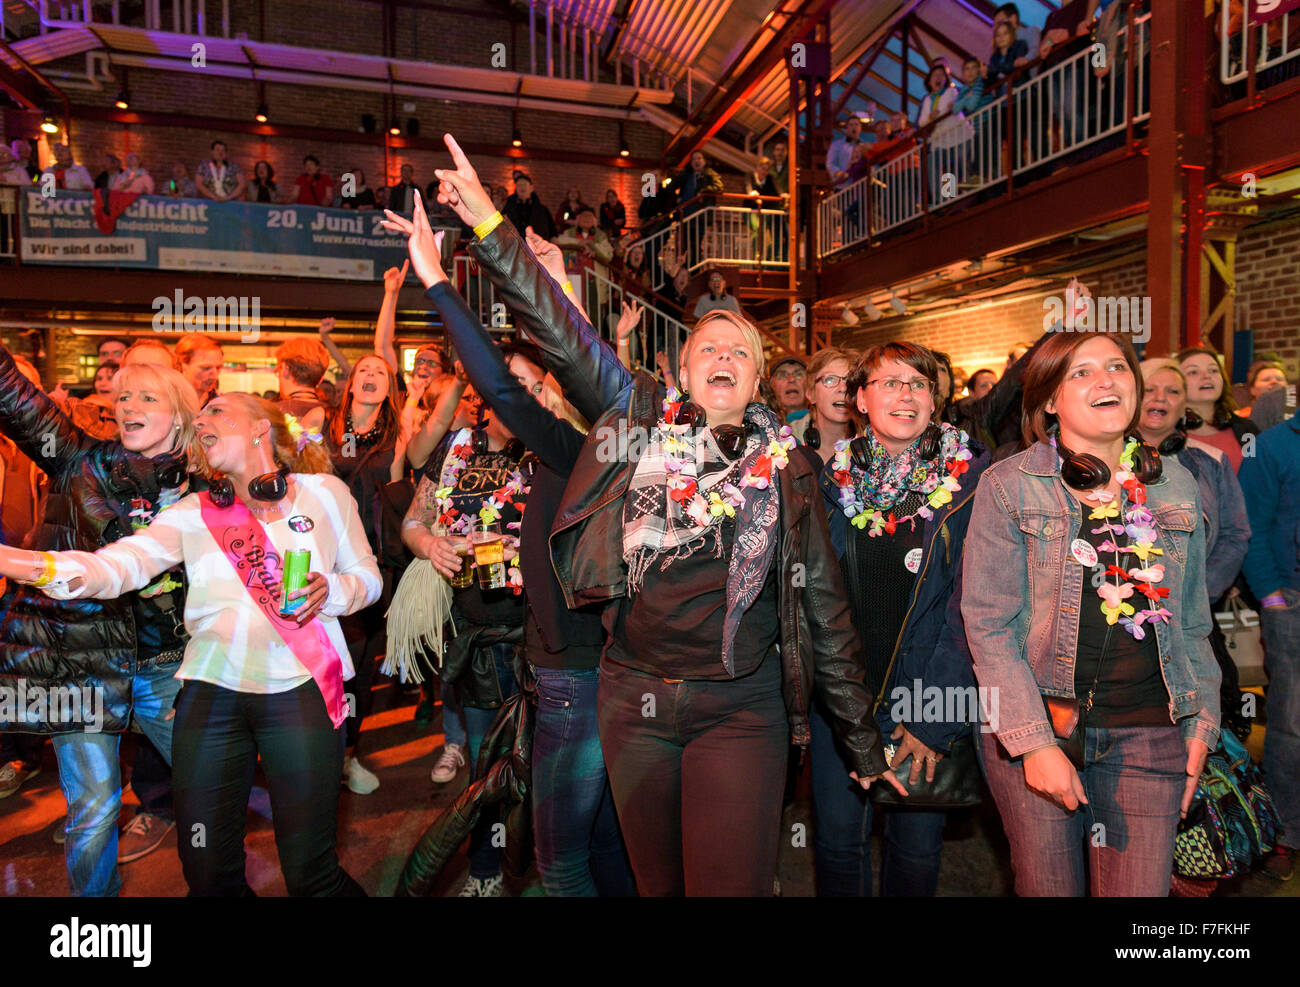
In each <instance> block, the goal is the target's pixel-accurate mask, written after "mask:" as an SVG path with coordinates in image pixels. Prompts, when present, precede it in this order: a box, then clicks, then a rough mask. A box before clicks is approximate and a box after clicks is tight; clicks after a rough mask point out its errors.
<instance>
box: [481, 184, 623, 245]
mask: <svg viewBox="0 0 1300 987" xmlns="http://www.w3.org/2000/svg"><path fill="white" fill-rule="evenodd" d="M492 201H493V203H494V204H495V202H496V200H495V199H493V200H492ZM626 227H627V210H626V209H625V208H624V207H623V203H622V202H621V201H620V200H619V197H618V193H617V192H615V191H614V190H613V189H612V188H611V189H606V190H605V201H604V202H602V203H601V204H600V228H601V229H602V230H604V231H605V232H606V233H607V234H608V235H609V238H610V240H617V239H618V238H619V237H621V236H622V235H623V230H624V229H625V228H626Z"/></svg>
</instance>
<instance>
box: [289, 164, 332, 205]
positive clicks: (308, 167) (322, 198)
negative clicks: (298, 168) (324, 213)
mask: <svg viewBox="0 0 1300 987" xmlns="http://www.w3.org/2000/svg"><path fill="white" fill-rule="evenodd" d="M293 184H294V187H295V188H296V189H297V190H298V198H297V200H296V201H297V203H298V205H300V206H328V205H332V204H333V202H334V179H332V178H330V176H329V175H327V174H326V173H325V172H323V171H321V170H320V161H318V160H317V158H316V155H314V154H309V155H307V156H306V157H305V158H303V159H302V174H301V175H299V176H298V177H297V179H296V180H295V181H294V183H293Z"/></svg>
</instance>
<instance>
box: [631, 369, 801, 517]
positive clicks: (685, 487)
mask: <svg viewBox="0 0 1300 987" xmlns="http://www.w3.org/2000/svg"><path fill="white" fill-rule="evenodd" d="M682 403H683V398H682V395H681V393H680V392H679V391H678V390H677V388H675V387H670V388H668V396H667V397H665V398H664V402H663V411H664V416H663V418H662V419H661V420H660V421H659V424H658V425H657V426H656V428H657V429H658V430H659V432H660V434H661V435H662V436H663V448H664V472H665V473H666V474H667V477H668V478H667V485H668V496H669V497H671V498H672V499H673V500H675V501H676V502H677V503H679V504H681V505H682V506H683V509H684V510H685V511H686V514H687V515H688V516H689V517H690V518H691V520H692V521H694V522H695V523H696V524H699V525H702V526H704V527H708V526H709V525H711V524H717V523H718V522H719V521H721V519H722V518H724V517H727V518H734V517H735V516H736V511H738V510H739V509H740V508H741V507H743V506H744V505H745V490H746V489H748V488H749V487H757V488H758V489H759V490H766V489H767V488H768V485H769V484H771V482H772V475H773V473H774V472H776V471H778V470H782V469H785V467H786V466H787V465H788V464H789V462H790V450H791V449H793V448H794V447H795V445H796V440H795V437H794V432H793V431H792V430H791V428H790V426H789V425H782V426H781V431H780V434H779V436H778V437H777V438H775V439H773V440H772V441H771V442H769V443H768V445H767V451H766V452H764V453H761V454H760V455H759V457H758V459H757V460H755V461H754V463H753V465H752V466H750V467H749V468H748V469H746V470H745V473H744V475H743V476H742V477H741V478H740V485H739V486H736V484H734V483H725V482H724V483H722V484H720V488H721V489H720V492H719V490H710V491H709V496H708V499H707V500H706V499H705V498H704V496H703V494H701V493H700V487H699V482H698V477H699V474H698V472H697V469H698V467H697V464H696V463H695V459H694V457H693V456H690V455H689V453H690V448H691V446H690V442H689V441H688V439H687V437H688V435H689V433H690V431H691V426H690V425H678V424H676V419H677V410H678V409H679V408H680V407H681V406H682Z"/></svg>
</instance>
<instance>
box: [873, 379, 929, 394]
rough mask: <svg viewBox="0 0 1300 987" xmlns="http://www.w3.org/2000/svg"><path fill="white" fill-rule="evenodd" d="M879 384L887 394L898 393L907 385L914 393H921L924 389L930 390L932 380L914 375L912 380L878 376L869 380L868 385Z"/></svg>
mask: <svg viewBox="0 0 1300 987" xmlns="http://www.w3.org/2000/svg"><path fill="white" fill-rule="evenodd" d="M873 385H875V386H877V387H879V388H880V389H881V390H882V391H884V392H885V393H886V394H897V393H898V389H899V388H900V387H906V388H907V389H908V390H909V391H911V392H912V393H913V394H920V393H921V392H922V391H926V390H929V388H930V382H929V380H927V379H926V378H924V377H913V378H912V379H911V380H899V379H898V378H897V377H877V378H876V379H875V380H869V381H867V386H868V387H871V386H873Z"/></svg>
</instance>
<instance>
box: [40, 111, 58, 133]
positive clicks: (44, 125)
mask: <svg viewBox="0 0 1300 987" xmlns="http://www.w3.org/2000/svg"><path fill="white" fill-rule="evenodd" d="M41 130H42V132H44V133H47V134H57V133H58V132H59V125H58V124H57V123H55V122H54V117H52V116H50V115H49V114H48V113H47V114H45V117H44V119H42V120H41Z"/></svg>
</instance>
